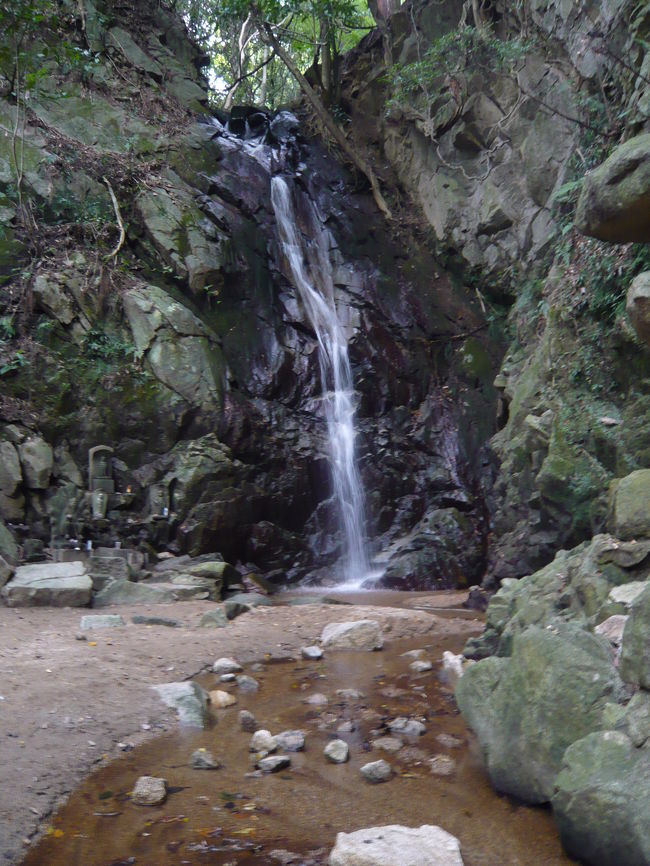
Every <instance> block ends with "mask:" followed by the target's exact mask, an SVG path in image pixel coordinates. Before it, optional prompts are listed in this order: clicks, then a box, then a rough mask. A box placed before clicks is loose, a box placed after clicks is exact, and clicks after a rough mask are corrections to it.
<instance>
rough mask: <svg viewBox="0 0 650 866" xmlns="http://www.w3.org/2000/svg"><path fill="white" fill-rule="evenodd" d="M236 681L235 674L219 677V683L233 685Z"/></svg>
mask: <svg viewBox="0 0 650 866" xmlns="http://www.w3.org/2000/svg"><path fill="white" fill-rule="evenodd" d="M236 679H237V674H221V676H220V677H219V682H220V683H234V682H235V680H236Z"/></svg>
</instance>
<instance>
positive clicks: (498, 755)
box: [456, 623, 622, 803]
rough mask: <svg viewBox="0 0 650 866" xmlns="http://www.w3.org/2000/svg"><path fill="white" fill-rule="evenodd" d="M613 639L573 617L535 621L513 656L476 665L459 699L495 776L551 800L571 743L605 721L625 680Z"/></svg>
mask: <svg viewBox="0 0 650 866" xmlns="http://www.w3.org/2000/svg"><path fill="white" fill-rule="evenodd" d="M612 662H613V659H612V656H611V653H610V650H609V648H608V646H607V645H606V642H605V641H601V640H600V639H599V638H597V637H595V636H594V635H592V634H589V633H588V632H585V631H583V630H581V629H580V628H578V627H576V626H575V625H573V624H569V623H558V624H557V625H555V626H553V627H551V628H546V629H541V628H538V627H537V626H531V627H530V628H528V629H526V630H525V631H524V632H522V633H521V634H518V635H516V636H515V637H514V639H513V644H512V655H511V656H510V658H490V659H485V660H483V661H479V662H477V664H475V665H472V666H470V667H469V668H468V669H467V670H466V672H465V673H464V675H463V676H462V678H461V679H460V681H459V683H458V685H457V687H456V700H457V702H458V706H459V707H460V710H461V712H462V713H463V715H464V716H465V718H466V720H467V722H468V724H469V726H470V727H471V728H472V729H473V730H474V731H475V733H476V734H477V737H478V739H479V743H480V745H481V749H482V751H483V755H484V757H485V762H486V765H487V770H488V773H489V776H490V779H491V781H492V784H493V785H494V786H495V788H497V790H499V791H502V792H503V793H506V794H510V795H512V796H514V797H517V798H519V799H521V800H523V801H525V802H527V803H544V802H547V801H548V800H549V799H550V798H551V796H552V794H553V791H554V783H555V778H556V776H557V774H558V772H559V771H560V769H561V767H562V759H563V756H564V752H565V750H566V749H567V747H568V746H570V745H571V744H572V743H574V742H576V741H577V740H579V739H582V738H583V737H584V736H586V735H587V734H588V733H591V732H592V731H596V730H598V729H600V728H601V727H602V726H603V713H604V710H605V706H606V705H607V704H608V702H617V701H618V699H619V698H620V695H621V693H622V683H621V680H620V678H619V676H618V674H617V672H616V670H615V668H614V666H613V663H612Z"/></svg>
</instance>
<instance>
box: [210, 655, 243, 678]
mask: <svg viewBox="0 0 650 866" xmlns="http://www.w3.org/2000/svg"><path fill="white" fill-rule="evenodd" d="M243 670H244V669H243V667H242V666H241V665H240V664H239V662H236V661H235V660H234V659H229V658H226V657H224V658H220V659H217V660H216V662H215V663H214V664H213V665H212V671H213V672H214V673H215V674H237V673H239V672H240V671H243Z"/></svg>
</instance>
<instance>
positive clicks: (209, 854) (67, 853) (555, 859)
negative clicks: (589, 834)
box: [23, 594, 574, 866]
mask: <svg viewBox="0 0 650 866" xmlns="http://www.w3.org/2000/svg"><path fill="white" fill-rule="evenodd" d="M373 595H374V594H373ZM428 598H429V599H431V595H430V594H429V596H428ZM349 600H350V601H352V600H353V599H352V598H350V599H349ZM365 600H366V601H367V595H366V596H365ZM393 600H394V599H393ZM373 603H377V597H376V596H375V597H373ZM408 605H409V606H411V605H413V606H416V605H417V600H416V599H415V598H411V599H410V600H409V601H408ZM447 607H448V608H451V607H452V605H447ZM447 615H448V616H451V615H453V611H452V610H448V611H447ZM463 641H464V639H463V638H462V637H457V638H455V639H454V638H451V639H450V638H449V637H446V638H444V639H439V640H436V639H435V637H434V636H432V635H427V636H426V637H422V638H419V639H410V640H407V641H399V642H393V643H387V644H386V645H385V647H384V649H383V650H382V651H381V652H375V653H369V652H347V651H332V652H329V653H327V654H326V655H325V657H324V658H323V659H322V660H320V661H309V662H307V661H303V660H298V659H286V660H280V661H278V660H275V659H273V660H271V659H268V658H267V659H260V662H259V665H258V666H253V667H254V668H256V669H253V670H251V666H249V667H248V668H247V669H246V671H245V673H247V674H250V675H252V676H254V677H255V678H256V679H257V680H258V681H259V683H260V689H259V691H258V692H257V693H256V694H244V693H242V692H241V691H240V690H239V689H238V688H237V686H236V685H230V684H223V683H220V682H218V677H217V676H216V675H215V674H204V675H202V676H201V677H200V678H199V681H200V682H201V684H202V685H203V686H204V687H205V688H206V689H208V690H211V689H215V688H219V689H223V690H227V691H230V692H232V694H233V695H235V696H236V697H237V703H236V704H235V705H234V706H232V707H229V708H227V709H223V710H214V711H213V717H212V718H213V724H212V726H211V727H210V728H209V729H208V730H205V731H196V730H191V731H190V730H181V731H179V732H177V733H175V734H172V735H166V736H164V737H161V738H159V739H156V740H153V741H150V742H148V743H146V744H144V745H142V746H140V747H138V748H137V749H134V750H133V751H130V752H126V753H125V754H124V757H122V758H120V759H118V760H117V761H114V762H112V763H110V764H108V765H107V766H104V767H102V768H100V769H98V770H97V771H96V772H95V773H93V774H92V776H90V778H89V779H88V780H87V781H86V783H85V784H84V785H83V786H82V787H81V788H80V789H79V790H78V791H76V792H75V793H74V794H73V795H72V796H71V798H70V799H69V801H68V802H67V804H66V805H65V806H64V807H63V808H62V809H61V811H60V812H59V813H58V814H57V815H56V816H55V817H54V818H53V820H52V824H51V827H50V829H49V832H48V835H46V836H45V837H44V838H43V840H42V841H41V842H40V844H39V845H38V846H36V847H35V848H34V849H32V850H31V851H30V853H29V854H28V856H27V857H26V859H25V860H24V861H23V866H122V864H125V866H126V864H134V866H184V864H188V866H200V864H210V866H267V864H268V866H271V864H273V866H277V864H279V863H283V862H284V863H294V864H324V863H326V862H327V856H328V853H329V851H330V850H331V848H332V847H333V845H334V842H335V838H336V834H337V833H338V832H341V831H344V832H351V831H353V830H358V829H360V828H364V827H371V826H376V825H381V824H404V825H408V826H412V827H416V826H420V825H421V824H437V825H439V826H441V827H442V828H443V829H445V830H447V831H448V832H450V833H452V834H453V835H455V836H457V837H458V838H459V840H460V843H461V851H462V856H463V860H464V863H465V866H568V864H570V863H572V862H574V861H572V860H570V859H569V858H568V857H567V856H566V855H565V854H563V852H562V849H561V846H560V842H559V839H558V836H557V832H556V830H555V827H554V824H553V820H552V816H551V814H550V812H549V811H546V810H541V809H530V808H527V807H524V806H521V805H518V804H516V803H513V802H512V801H511V800H509V799H507V798H505V797H500V796H498V795H497V794H495V793H494V792H493V791H492V789H491V788H490V785H489V782H488V780H487V777H486V775H485V772H484V770H483V768H482V765H481V761H480V757H479V754H478V750H477V748H476V744H475V742H474V740H473V738H472V736H471V734H470V732H469V731H468V729H467V728H466V726H465V724H464V723H463V720H462V718H461V717H460V715H459V714H458V711H457V710H456V707H455V704H454V700H453V697H452V694H451V691H450V689H449V688H447V687H446V686H445V685H444V684H442V683H441V682H440V681H439V679H438V676H437V671H438V670H439V667H440V664H439V662H440V659H441V656H442V652H443V650H445V649H448V650H451V651H452V652H459V651H460V650H461V649H462V645H463ZM412 649H423V650H424V654H423V656H422V658H426V659H430V660H431V661H432V662H433V663H434V668H433V670H432V671H428V672H426V673H424V674H417V675H414V674H412V672H411V671H410V670H409V664H410V662H412V661H413V659H412V658H409V657H404V656H402V653H404V652H405V651H407V650H412ZM260 665H261V667H259V666H260ZM339 689H354V690H357V691H359V692H361V693H362V694H363V697H357V698H350V697H345V696H341V695H337V690H339ZM315 693H320V694H324V695H325V696H326V697H327V698H328V703H327V705H325V706H322V707H321V706H314V705H311V704H308V703H307V702H306V701H307V699H308V698H309V696H310V695H313V694H315ZM241 709H247V710H250V711H251V712H252V713H254V715H255V717H256V719H257V721H258V724H259V725H260V727H263V728H267V729H268V730H270V731H271V733H279V732H280V731H284V730H291V729H302V730H303V731H304V732H305V734H306V746H305V751H304V752H299V753H293V754H291V767H290V769H288V770H284V771H282V772H280V773H278V774H275V775H268V776H257V775H255V774H253V775H251V774H252V773H253V771H254V766H253V763H252V759H251V756H250V753H249V751H248V745H249V742H250V738H251V735H250V734H248V733H245V732H243V731H242V730H241V728H240V725H239V721H238V713H239V710H241ZM397 716H409V717H413V718H419V719H421V720H423V721H424V722H425V723H426V733H425V734H424V735H423V736H421V737H418V738H417V740H406V739H404V738H402V739H403V740H404V746H403V747H402V748H401V749H400V751H399V752H397V753H387V752H384V751H380V750H378V749H376V748H373V746H372V744H371V741H372V740H373V739H375V738H376V737H378V736H381V735H385V734H388V733H389V732H388V731H387V730H386V724H387V722H388V721H390V720H391V719H393V718H395V717H397ZM346 722H348V723H351V724H350V725H347V727H352V728H353V730H351V731H349V732H345V733H341V732H339V731H338V728H339V726H340V725H342V724H343V723H346ZM450 735H451V738H453V739H450ZM334 737H339V738H341V739H344V740H346V741H347V742H348V744H349V746H350V761H349V762H348V763H347V764H341V765H334V764H330V763H328V762H327V760H326V759H325V757H324V755H323V749H324V747H325V745H326V744H327V742H328V741H329V740H330V739H332V738H334ZM198 748H206V749H208V750H210V751H211V752H212V754H213V755H214V756H215V758H217V760H219V761H220V763H221V764H222V767H221V768H220V769H218V770H194V769H191V767H190V757H191V755H192V752H193V751H194V750H195V749H198ZM437 755H446V756H448V757H450V758H452V759H453V760H454V761H455V762H456V768H455V770H454V772H453V773H452V774H451V775H450V776H439V775H434V774H433V773H432V772H431V766H432V765H431V763H430V760H431V759H432V758H433V757H434V756H437ZM379 758H384V759H385V760H387V761H388V762H389V763H390V764H391V765H392V767H393V770H394V776H393V778H392V779H391V780H390V781H388V782H385V783H382V784H376V785H371V784H369V783H368V782H366V781H365V780H364V779H363V777H362V776H361V775H360V773H359V768H360V767H361V766H362V765H363V764H365V763H367V762H369V761H374V760H378V759H379ZM438 763H440V762H438ZM142 775H152V776H162V777H164V778H165V779H166V780H167V783H168V786H169V789H170V793H169V796H168V798H167V800H166V802H165V803H164V804H163V805H162V806H158V807H144V806H137V805H135V804H134V803H132V802H131V801H130V799H129V792H130V791H132V789H133V787H134V785H135V782H136V780H137V778H138V777H139V776H142ZM277 851H284V852H285V856H284V860H283V859H282V857H281V856H280V855H279V854H278V856H273V853H272V852H277ZM287 851H290V852H294V853H295V859H293V860H291V859H288V855H286V852H287Z"/></svg>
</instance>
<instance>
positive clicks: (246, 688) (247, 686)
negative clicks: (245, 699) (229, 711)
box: [235, 674, 260, 692]
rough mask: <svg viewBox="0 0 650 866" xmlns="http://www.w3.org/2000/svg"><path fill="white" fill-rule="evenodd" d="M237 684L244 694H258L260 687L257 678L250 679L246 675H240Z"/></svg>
mask: <svg viewBox="0 0 650 866" xmlns="http://www.w3.org/2000/svg"><path fill="white" fill-rule="evenodd" d="M235 682H236V683H237V685H238V686H239V688H240V689H241V690H242V692H256V691H257V690H258V689H259V687H260V684H259V683H258V682H257V680H256V679H255V677H249V676H247V675H246V674H239V676H238V677H237V679H236V680H235Z"/></svg>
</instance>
